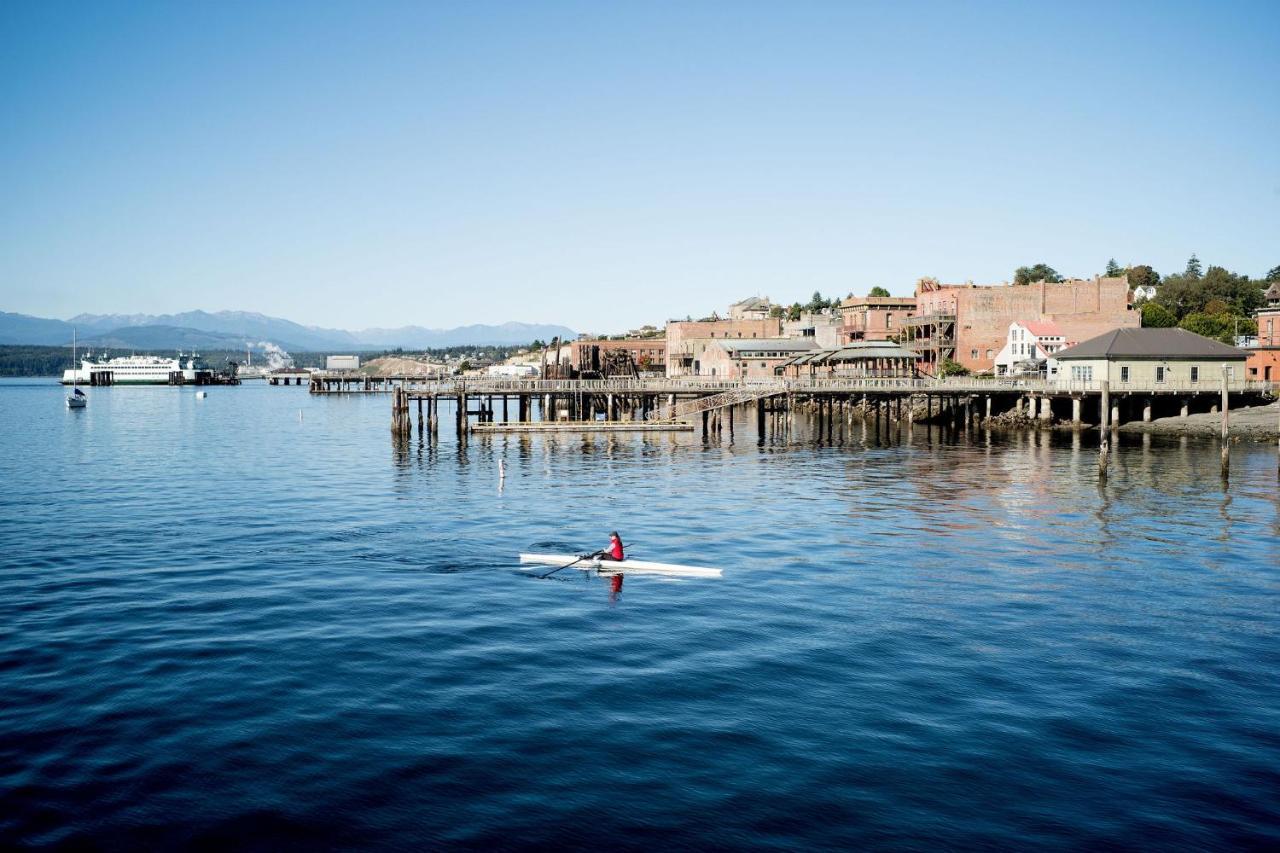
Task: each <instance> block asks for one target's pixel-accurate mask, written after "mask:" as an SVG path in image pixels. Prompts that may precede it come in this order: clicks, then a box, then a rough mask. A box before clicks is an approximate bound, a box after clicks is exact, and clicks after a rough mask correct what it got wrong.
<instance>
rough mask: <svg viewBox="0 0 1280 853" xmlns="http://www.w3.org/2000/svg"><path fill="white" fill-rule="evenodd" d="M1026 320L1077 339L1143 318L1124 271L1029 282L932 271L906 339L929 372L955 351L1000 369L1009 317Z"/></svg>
mask: <svg viewBox="0 0 1280 853" xmlns="http://www.w3.org/2000/svg"><path fill="white" fill-rule="evenodd" d="M1026 320H1030V321H1036V322H1045V321H1047V322H1053V323H1056V324H1057V325H1058V327H1059V328H1060V329H1062V331H1063V334H1064V335H1066V336H1067V337H1068V338H1071V339H1073V340H1087V339H1089V338H1092V337H1095V336H1097V335H1101V334H1102V333H1103V332H1106V331H1108V330H1112V329H1127V328H1136V327H1138V326H1139V325H1141V315H1140V314H1139V313H1138V312H1137V311H1135V310H1134V308H1133V303H1132V301H1131V296H1130V292H1129V280H1128V279H1127V278H1125V277H1124V276H1114V277H1101V276H1095V277H1094V278H1093V279H1090V280H1082V279H1072V280H1069V281H1063V282H1056V283H1052V282H1045V281H1037V282H1033V283H1032V284H1027V285H1014V284H998V285H975V284H973V283H972V282H969V283H965V284H942V283H940V282H939V281H937V280H936V279H931V278H924V279H921V280H920V281H919V282H918V283H917V284H916V312H915V316H913V317H911V318H909V319H908V320H907V321H906V328H905V330H904V331H905V332H906V336H905V339H904V341H903V342H904V344H905V345H906V346H907V348H908V349H911V350H913V351H914V352H916V353H918V354H919V355H920V370H921V372H923V373H926V374H930V375H936V373H937V370H938V367H939V366H940V365H941V364H942V362H944V361H946V360H948V359H950V360H952V361H956V362H958V363H960V364H961V365H963V366H964V367H967V368H968V369H970V370H972V371H974V372H975V373H988V372H991V371H993V370H994V369H995V360H996V355H997V353H999V351H1000V350H1001V348H1002V347H1003V346H1004V345H1005V343H1006V341H1007V338H1008V331H1009V324H1010V323H1013V322H1017V321H1026Z"/></svg>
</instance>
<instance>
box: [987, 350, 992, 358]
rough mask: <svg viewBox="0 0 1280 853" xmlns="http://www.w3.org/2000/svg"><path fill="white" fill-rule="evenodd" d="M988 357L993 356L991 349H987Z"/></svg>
mask: <svg viewBox="0 0 1280 853" xmlns="http://www.w3.org/2000/svg"><path fill="white" fill-rule="evenodd" d="M987 358H991V350H987Z"/></svg>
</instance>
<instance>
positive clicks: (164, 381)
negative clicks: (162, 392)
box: [62, 353, 213, 385]
mask: <svg viewBox="0 0 1280 853" xmlns="http://www.w3.org/2000/svg"><path fill="white" fill-rule="evenodd" d="M212 379H213V371H212V370H211V369H209V368H208V367H205V366H204V365H202V364H201V363H200V361H199V356H197V355H195V354H194V353H193V354H192V355H190V356H188V357H187V359H186V363H185V364H184V363H183V360H182V353H178V357H177V358H162V357H160V356H156V355H126V356H120V357H119V358H113V359H109V360H100V361H94V360H93V355H92V354H90V355H87V356H85V357H84V358H83V359H81V361H80V367H79V369H76V368H72V369H71V370H65V371H63V373H62V384H63V385H75V384H80V383H83V384H85V385H188V384H190V385H204V384H208V383H209V382H210V381H211V380H212Z"/></svg>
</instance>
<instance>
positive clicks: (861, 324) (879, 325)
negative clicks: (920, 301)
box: [840, 296, 916, 343]
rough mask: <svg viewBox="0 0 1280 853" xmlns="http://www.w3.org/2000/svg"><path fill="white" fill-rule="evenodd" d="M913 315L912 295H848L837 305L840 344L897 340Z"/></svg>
mask: <svg viewBox="0 0 1280 853" xmlns="http://www.w3.org/2000/svg"><path fill="white" fill-rule="evenodd" d="M915 312H916V300H915V297H914V296H850V297H849V298H848V299H846V300H844V301H843V302H841V303H840V317H841V321H842V322H841V329H840V342H841V343H851V342H853V341H887V340H892V339H896V338H897V337H898V336H899V335H901V334H902V330H903V328H904V327H905V324H906V321H907V320H908V319H909V318H911V317H913V316H915Z"/></svg>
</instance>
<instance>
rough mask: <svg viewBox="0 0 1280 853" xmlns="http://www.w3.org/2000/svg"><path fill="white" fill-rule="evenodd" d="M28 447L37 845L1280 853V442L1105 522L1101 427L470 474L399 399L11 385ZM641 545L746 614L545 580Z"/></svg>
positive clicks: (849, 441)
mask: <svg viewBox="0 0 1280 853" xmlns="http://www.w3.org/2000/svg"><path fill="white" fill-rule="evenodd" d="M299 408H301V409H302V410H303V414H304V417H302V418H299V416H298V410H299ZM0 412H2V413H3V415H4V417H5V422H6V425H7V428H6V430H5V431H4V432H3V433H0V444H2V445H3V447H0V450H3V452H2V453H0V477H2V478H3V482H4V483H5V489H4V490H3V491H0V502H2V503H3V507H2V509H3V512H0V691H3V694H4V696H5V697H6V701H5V702H4V703H2V704H0V842H3V843H4V844H5V845H6V846H11V845H13V844H16V843H27V844H73V845H74V844H79V845H85V844H89V843H92V842H98V843H102V842H103V841H104V840H107V843H110V844H112V846H129V847H138V846H148V847H149V846H179V845H182V846H187V845H193V844H210V845H212V844H217V845H218V846H239V845H243V844H245V843H250V844H252V843H257V844H261V843H264V842H263V840H264V839H267V840H269V841H268V842H267V843H269V844H271V845H272V846H283V845H289V844H292V845H294V846H306V847H331V846H354V845H360V846H402V847H403V846H414V847H419V846H433V847H434V846H445V845H466V846H475V847H509V846H512V842H511V839H512V838H518V839H520V841H519V842H518V844H519V846H530V847H535V846H542V847H551V846H556V847H563V846H574V847H588V846H590V847H606V846H608V847H636V848H639V847H645V848H653V847H659V846H661V847H668V846H697V847H709V846H719V847H749V846H775V847H801V846H803V847H835V846H848V847H854V846H856V847H865V846H893V847H901V846H917V847H923V846H928V847H938V846H957V847H977V846H988V847H997V846H998V847H1015V846H1016V847H1026V846H1031V845H1052V846H1055V847H1064V846H1072V847H1102V846H1115V845H1121V846H1139V845H1141V846H1144V847H1157V846H1173V847H1179V848H1187V847H1224V846H1245V847H1261V846H1264V845H1265V844H1266V842H1268V841H1272V842H1274V840H1275V827H1276V826H1277V825H1280V777H1278V776H1277V774H1276V770H1275V768H1276V767H1280V744H1278V743H1277V741H1276V739H1275V732H1276V731H1280V712H1278V711H1277V709H1278V708H1280V689H1278V688H1277V680H1276V678H1275V672H1276V670H1277V667H1278V666H1280V638H1278V634H1277V632H1276V630H1275V615H1274V614H1275V601H1276V595H1277V592H1278V591H1280V577H1278V574H1280V570H1278V568H1277V567H1278V566H1280V547H1278V546H1277V541H1280V498H1278V497H1277V484H1276V477H1275V466H1276V460H1275V451H1274V448H1273V447H1271V446H1269V445H1238V446H1236V447H1235V448H1234V449H1233V471H1232V476H1231V480H1230V482H1229V483H1224V482H1223V481H1222V479H1221V478H1220V477H1219V476H1218V456H1217V446H1216V444H1215V443H1214V442H1211V441H1210V442H1206V441H1200V440H1197V439H1186V438H1181V439H1172V440H1166V439H1161V438H1160V437H1154V438H1153V437H1151V436H1132V435H1128V434H1120V435H1119V436H1118V441H1117V444H1116V445H1115V447H1114V449H1113V468H1112V473H1111V477H1110V479H1109V480H1108V482H1107V483H1106V485H1104V486H1103V485H1099V483H1098V480H1097V469H1096V453H1097V444H1096V436H1094V435H1093V434H1091V433H1083V434H1073V433H1070V432H1043V433H1008V434H1005V433H991V432H986V431H983V430H976V429H970V430H969V431H967V432H965V431H964V430H959V431H957V430H954V429H951V428H944V427H941V426H938V425H924V424H915V425H902V426H901V427H898V426H896V425H895V426H890V425H889V424H886V423H885V422H883V421H881V422H879V423H875V422H868V423H863V422H860V421H853V422H849V421H847V420H844V419H836V420H834V421H833V422H832V423H831V424H830V430H829V431H828V429H826V428H825V427H824V428H823V429H821V430H819V429H818V428H817V426H816V424H815V422H813V421H812V420H810V419H806V418H804V417H801V416H791V417H789V418H784V417H781V416H773V415H771V416H769V417H768V418H767V419H766V420H767V422H768V423H769V425H770V429H769V430H768V431H767V433H766V434H765V435H764V436H758V435H757V434H756V428H755V418H754V413H751V414H750V415H747V416H740V417H739V419H738V420H737V422H735V423H734V424H733V425H732V426H733V428H732V430H731V429H730V428H729V424H726V425H725V428H724V429H723V430H722V431H720V432H718V433H715V434H712V435H709V436H706V437H704V436H702V435H701V434H700V433H679V434H677V433H669V434H662V433H642V434H624V433H607V434H534V435H529V434H520V435H492V436H484V437H480V436H476V437H472V438H471V440H470V441H468V442H467V443H466V444H459V443H458V442H456V441H455V439H454V438H453V436H452V435H450V434H448V431H447V430H445V429H443V428H442V430H441V437H440V440H439V441H438V442H432V441H430V440H427V441H423V440H420V439H419V438H418V436H417V433H416V430H415V431H414V433H413V434H412V435H411V436H408V437H405V438H403V439H398V440H397V439H393V438H391V436H390V433H389V430H388V422H389V401H388V400H387V399H386V398H377V397H370V398H361V397H352V398H324V399H315V398H311V397H309V396H308V395H307V394H306V393H305V391H298V390H297V389H283V388H277V389H272V388H268V387H253V386H245V387H242V388H239V389H226V390H215V391H211V392H210V396H209V398H208V399H207V400H203V401H201V404H200V405H198V406H197V405H196V404H195V401H194V398H193V396H192V395H191V394H190V393H189V392H188V391H187V390H185V389H184V390H178V389H122V388H117V389H109V390H108V389H103V390H98V391H95V393H94V394H93V397H92V399H91V401H90V406H89V408H88V409H87V410H85V411H84V412H80V413H68V412H67V410H66V409H65V406H64V405H63V404H62V402H61V390H60V389H59V388H58V387H57V386H56V385H52V384H15V383H0ZM450 423H451V420H450V418H449V413H448V412H442V417H441V424H442V427H443V426H444V425H445V424H450ZM388 454H389V455H388ZM500 467H504V468H505V476H504V477H500V476H499V470H500ZM615 528H616V529H619V530H621V531H622V532H623V534H624V537H626V538H627V539H629V540H633V541H634V543H635V546H634V549H629V550H630V551H631V552H632V553H633V554H634V555H635V556H636V557H640V558H646V557H647V558H651V559H656V560H666V561H672V562H688V563H695V564H706V565H716V566H720V567H722V568H723V569H724V570H725V577H724V578H723V579H722V580H719V581H701V580H680V581H672V580H670V579H662V578H654V577H647V576H633V577H629V578H627V579H626V580H625V582H624V580H623V578H622V576H621V575H613V576H610V575H603V576H602V575H595V574H591V573H586V572H581V573H579V572H574V576H573V577H568V578H565V577H562V576H560V575H557V576H554V577H552V578H549V579H547V580H545V581H540V580H535V579H533V578H531V576H530V574H529V573H528V572H525V571H521V570H519V568H518V566H517V565H516V559H515V555H516V554H517V553H518V552H519V551H521V550H529V549H535V550H547V551H552V552H560V551H565V552H568V553H577V552H581V551H583V550H589V549H591V548H594V547H597V546H598V544H599V543H600V542H601V541H603V538H604V537H606V536H607V534H608V532H609V531H610V530H613V529H615ZM563 574H568V573H567V572H566V573H562V575H563ZM624 584H625V592H624ZM620 803H621V804H625V807H619V804H620Z"/></svg>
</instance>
